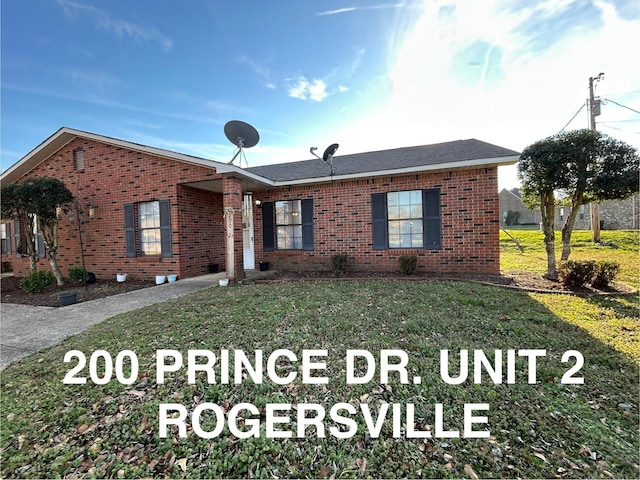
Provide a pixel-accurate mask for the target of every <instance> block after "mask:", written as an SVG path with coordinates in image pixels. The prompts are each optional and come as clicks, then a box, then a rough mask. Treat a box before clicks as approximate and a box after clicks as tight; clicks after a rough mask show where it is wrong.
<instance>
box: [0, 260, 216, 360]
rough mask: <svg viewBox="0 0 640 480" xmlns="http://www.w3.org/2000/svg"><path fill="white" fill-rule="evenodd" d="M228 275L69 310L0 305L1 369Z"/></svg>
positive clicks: (145, 290)
mask: <svg viewBox="0 0 640 480" xmlns="http://www.w3.org/2000/svg"><path fill="white" fill-rule="evenodd" d="M224 277H225V273H224V272H221V273H215V274H211V275H202V276H199V277H192V278H186V279H184V280H179V281H177V282H173V283H165V284H162V285H157V286H155V287H149V288H143V289H140V290H134V291H132V292H126V293H121V294H119V295H113V296H111V297H106V298H100V299H97V300H92V301H90V302H82V303H76V304H74V305H69V306H66V307H33V306H29V305H17V304H13V303H3V304H1V305H0V369H2V368H5V367H6V366H8V365H10V364H11V363H13V362H15V361H17V360H19V359H21V358H22V357H26V356H27V355H29V354H31V353H34V352H37V351H38V350H40V349H42V348H45V347H50V346H51V345H55V344H56V343H58V342H60V341H62V340H64V339H65V338H67V337H70V336H72V335H76V334H78V333H80V332H83V331H84V330H86V329H87V328H89V327H90V326H92V325H95V324H97V323H100V322H102V321H104V320H106V319H107V318H110V317H113V316H114V315H118V314H120V313H125V312H130V311H132V310H137V309H138V308H142V307H147V306H149V305H153V304H156V303H161V302H166V301H168V300H173V299H175V298H179V297H182V296H184V295H187V294H189V293H193V292H197V291H199V290H204V289H206V288H209V287H213V286H217V285H218V279H220V278H224Z"/></svg>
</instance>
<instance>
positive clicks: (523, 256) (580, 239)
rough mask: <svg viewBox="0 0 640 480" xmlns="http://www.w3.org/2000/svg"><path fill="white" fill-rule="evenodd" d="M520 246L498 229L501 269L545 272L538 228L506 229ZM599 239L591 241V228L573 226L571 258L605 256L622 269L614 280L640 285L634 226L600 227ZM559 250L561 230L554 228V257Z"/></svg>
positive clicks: (639, 239) (639, 240)
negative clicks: (595, 241)
mask: <svg viewBox="0 0 640 480" xmlns="http://www.w3.org/2000/svg"><path fill="white" fill-rule="evenodd" d="M508 231H509V233H510V234H511V235H512V236H514V237H515V238H516V239H517V240H518V241H519V242H520V245H521V246H522V247H524V250H525V251H524V253H520V250H519V249H518V247H517V246H516V244H515V242H514V241H513V240H512V239H511V238H510V237H509V236H508V235H507V234H506V233H505V232H503V231H500V267H501V269H502V271H504V272H509V271H513V270H521V271H530V272H545V271H546V270H547V254H546V251H545V247H544V242H543V238H544V237H543V233H542V232H541V231H539V230H508ZM601 240H602V242H601V243H600V244H594V243H593V242H592V241H591V232H589V231H586V230H576V231H574V232H573V235H572V236H571V256H570V257H569V258H570V259H572V260H609V261H616V262H620V264H621V267H622V270H621V272H620V275H619V277H618V280H619V281H621V282H623V283H626V284H627V285H631V286H634V287H635V288H638V287H640V273H639V267H640V257H639V256H638V254H639V252H640V234H639V232H638V231H637V230H602V235H601ZM561 253H562V237H561V232H556V260H557V261H559V260H560V254H561Z"/></svg>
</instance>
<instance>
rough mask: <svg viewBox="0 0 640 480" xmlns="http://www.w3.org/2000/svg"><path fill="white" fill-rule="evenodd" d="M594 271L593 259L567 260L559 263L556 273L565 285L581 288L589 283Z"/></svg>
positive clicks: (594, 263)
mask: <svg viewBox="0 0 640 480" xmlns="http://www.w3.org/2000/svg"><path fill="white" fill-rule="evenodd" d="M595 271H596V262H594V261H593V260H585V261H581V260H567V261H566V262H564V263H562V264H561V265H560V268H559V269H558V274H559V275H560V281H561V282H562V284H563V285H564V286H565V287H567V288H581V287H584V286H585V285H586V284H587V283H591V280H592V279H593V275H594V273H595Z"/></svg>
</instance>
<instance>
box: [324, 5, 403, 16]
mask: <svg viewBox="0 0 640 480" xmlns="http://www.w3.org/2000/svg"><path fill="white" fill-rule="evenodd" d="M404 6H405V4H404V3H381V4H379V5H369V6H366V7H346V8H337V9H335V10H326V11H324V12H320V13H317V14H316V15H317V16H318V17H321V16H324V15H337V14H339V13H347V12H354V11H356V10H385V9H388V8H400V7H404Z"/></svg>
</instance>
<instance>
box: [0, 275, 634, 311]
mask: <svg viewBox="0 0 640 480" xmlns="http://www.w3.org/2000/svg"><path fill="white" fill-rule="evenodd" d="M272 273H273V275H270V276H269V278H266V279H257V280H254V281H255V282H256V283H263V282H294V281H307V280H327V281H348V280H366V279H368V280H374V279H387V280H416V281H418V280H422V281H424V280H433V281H437V280H440V281H445V280H454V281H470V282H475V283H481V284H485V285H496V286H501V287H505V288H512V289H514V290H523V291H528V292H539V293H561V294H572V295H607V296H611V295H630V294H635V293H637V290H636V289H635V288H632V287H630V286H628V285H624V284H621V283H613V284H612V285H611V286H610V288H608V289H606V290H598V289H595V288H591V287H585V288H581V289H576V290H570V289H568V288H566V287H565V286H564V285H562V283H560V282H554V281H551V280H548V279H546V278H544V277H543V276H542V274H536V273H532V272H510V273H509V274H506V275H472V274H465V275H462V274H459V275H453V274H452V275H437V274H428V273H424V274H416V275H410V276H407V275H402V274H400V273H384V272H353V273H351V272H350V273H348V274H347V275H345V276H343V277H335V276H333V275H332V274H331V272H281V273H280V272H272ZM20 280H21V279H20V278H18V277H4V278H2V279H1V280H0V287H1V288H0V290H1V295H0V301H2V303H20V304H23V305H37V306H47V307H59V306H60V301H59V300H58V294H60V293H62V292H69V291H74V292H76V293H77V302H86V301H88V300H96V299H98V298H104V297H109V296H111V295H117V294H119V293H125V292H130V291H132V290H139V289H141V288H147V287H152V286H155V283H154V282H152V281H146V280H132V279H127V281H126V282H122V283H119V282H116V281H115V280H98V281H97V282H96V283H94V284H88V285H87V286H86V288H85V287H84V286H82V285H73V284H71V283H70V282H67V284H66V285H63V286H61V287H60V286H58V285H51V286H50V287H49V288H48V289H47V290H46V291H45V292H43V293H27V292H25V291H24V290H22V289H21V288H20Z"/></svg>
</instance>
